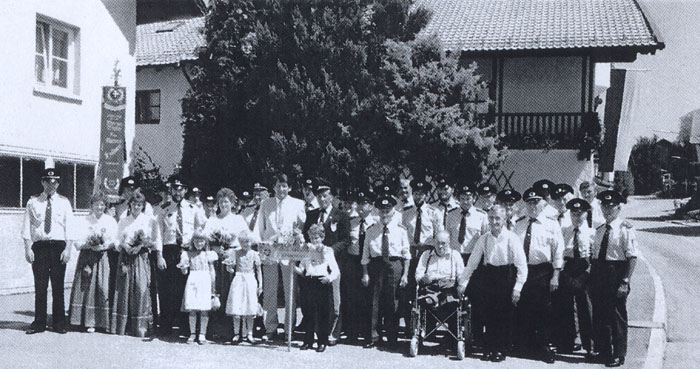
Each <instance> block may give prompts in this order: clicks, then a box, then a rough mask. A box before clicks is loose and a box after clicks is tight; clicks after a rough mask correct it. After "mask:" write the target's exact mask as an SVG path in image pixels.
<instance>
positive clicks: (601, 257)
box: [598, 224, 612, 261]
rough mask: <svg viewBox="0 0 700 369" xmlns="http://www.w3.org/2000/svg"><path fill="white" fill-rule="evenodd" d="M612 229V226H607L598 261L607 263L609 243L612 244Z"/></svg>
mask: <svg viewBox="0 0 700 369" xmlns="http://www.w3.org/2000/svg"><path fill="white" fill-rule="evenodd" d="M611 229H612V227H611V226H610V224H606V225H605V234H603V240H602V241H601V242H600V252H599V253H598V260H602V261H605V259H606V257H607V256H608V243H609V242H610V230H611Z"/></svg>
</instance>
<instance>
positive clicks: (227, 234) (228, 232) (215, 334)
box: [203, 188, 248, 341]
mask: <svg viewBox="0 0 700 369" xmlns="http://www.w3.org/2000/svg"><path fill="white" fill-rule="evenodd" d="M236 201H237V198H236V195H235V194H234V192H233V191H232V190H231V189H229V188H222V189H220V190H219V192H217V193H216V203H217V206H218V208H219V211H218V214H216V215H214V216H212V217H211V218H209V219H207V223H206V225H205V226H204V231H203V233H204V235H205V236H206V237H207V240H208V243H209V249H210V250H211V251H214V252H216V253H217V255H218V256H219V258H218V260H217V261H216V262H214V270H215V274H216V276H215V282H214V294H215V295H217V296H218V298H219V301H220V302H221V307H220V308H219V309H217V310H214V311H212V312H211V313H210V316H209V325H208V327H207V338H208V339H210V340H213V341H230V340H231V338H232V337H233V330H232V327H233V323H232V321H231V317H230V316H228V315H226V303H227V301H228V293H229V289H230V287H231V281H232V280H233V273H231V272H229V271H228V270H227V269H226V265H224V264H223V262H222V260H224V259H226V258H227V255H228V254H229V253H230V252H232V250H233V249H234V248H235V249H237V248H238V247H239V242H238V240H237V239H236V236H237V235H238V234H239V233H240V232H241V231H244V230H247V229H248V227H247V225H246V222H245V220H244V219H243V217H242V216H241V215H238V214H235V213H234V212H233V211H231V209H232V208H233V207H234V206H235V204H236Z"/></svg>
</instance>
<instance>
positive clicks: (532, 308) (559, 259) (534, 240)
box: [515, 188, 564, 363]
mask: <svg viewBox="0 0 700 369" xmlns="http://www.w3.org/2000/svg"><path fill="white" fill-rule="evenodd" d="M545 197H546V193H545V190H544V189H542V188H541V189H539V190H537V189H535V188H530V189H528V190H527V191H525V194H524V195H523V200H525V204H526V209H527V212H528V216H523V217H521V218H520V219H518V221H517V222H516V223H515V233H516V234H517V235H518V236H520V239H521V240H522V241H523V250H524V252H525V257H526V259H527V263H528V275H527V280H526V281H525V285H524V286H523V290H522V293H521V297H520V302H519V303H518V308H517V309H516V317H517V318H516V321H517V333H518V334H517V342H518V343H519V344H520V348H521V349H528V348H533V347H528V346H531V344H532V343H534V345H535V346H536V347H534V348H536V349H537V350H538V351H539V353H540V355H541V358H542V360H544V361H545V362H547V363H553V362H554V359H555V358H554V350H553V349H552V348H551V347H550V344H551V342H550V336H551V332H550V329H551V319H550V318H551V316H550V315H551V293H552V292H554V291H556V290H557V288H558V287H559V272H560V271H561V269H562V267H563V265H564V257H563V252H564V238H563V236H562V234H561V227H560V226H559V223H557V221H556V220H554V219H552V218H550V217H548V216H546V215H545V213H544V211H543V210H544V209H545V207H546V206H547V203H546V201H545V200H544V198H545Z"/></svg>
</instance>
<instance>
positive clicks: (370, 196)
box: [353, 187, 377, 203]
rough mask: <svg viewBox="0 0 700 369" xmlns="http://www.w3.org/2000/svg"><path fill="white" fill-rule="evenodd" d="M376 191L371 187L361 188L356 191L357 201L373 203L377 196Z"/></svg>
mask: <svg viewBox="0 0 700 369" xmlns="http://www.w3.org/2000/svg"><path fill="white" fill-rule="evenodd" d="M376 195H377V194H376V192H374V190H373V189H372V188H371V187H366V188H361V189H359V190H357V191H355V193H354V196H353V197H354V198H355V201H357V202H360V203H361V202H368V203H371V202H372V201H374V199H375V198H376V197H377V196H376Z"/></svg>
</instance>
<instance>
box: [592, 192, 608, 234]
mask: <svg viewBox="0 0 700 369" xmlns="http://www.w3.org/2000/svg"><path fill="white" fill-rule="evenodd" d="M590 204H591V213H592V218H591V220H592V223H593V224H592V225H591V227H592V228H593V229H596V228H598V227H599V226H601V225H603V224H605V216H604V215H603V210H602V209H601V208H600V200H598V199H593V202H591V203H590Z"/></svg>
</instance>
